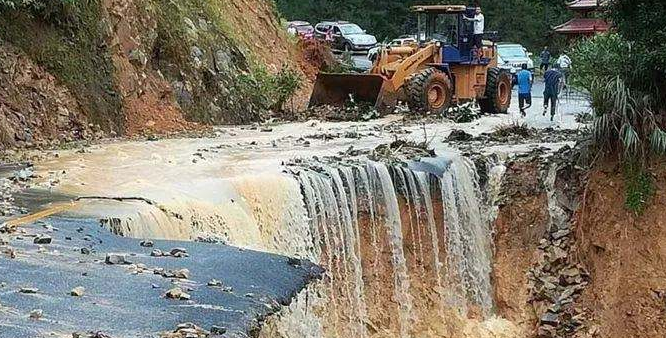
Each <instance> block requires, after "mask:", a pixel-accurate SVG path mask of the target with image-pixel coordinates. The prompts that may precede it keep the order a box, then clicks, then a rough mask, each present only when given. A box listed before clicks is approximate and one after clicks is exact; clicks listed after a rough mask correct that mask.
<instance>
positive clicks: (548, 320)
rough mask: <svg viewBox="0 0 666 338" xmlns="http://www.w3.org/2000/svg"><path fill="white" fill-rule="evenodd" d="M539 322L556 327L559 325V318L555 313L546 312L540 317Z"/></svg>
mask: <svg viewBox="0 0 666 338" xmlns="http://www.w3.org/2000/svg"><path fill="white" fill-rule="evenodd" d="M539 322H541V324H546V325H551V326H557V325H559V324H560V318H559V316H558V315H557V314H556V313H552V312H550V311H548V312H546V313H544V314H543V315H542V316H541V318H540V319H539Z"/></svg>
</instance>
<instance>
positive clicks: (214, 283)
mask: <svg viewBox="0 0 666 338" xmlns="http://www.w3.org/2000/svg"><path fill="white" fill-rule="evenodd" d="M208 286H222V282H220V281H219V280H217V279H211V280H210V281H209V282H208Z"/></svg>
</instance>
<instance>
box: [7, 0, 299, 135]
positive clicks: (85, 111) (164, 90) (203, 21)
mask: <svg viewBox="0 0 666 338" xmlns="http://www.w3.org/2000/svg"><path fill="white" fill-rule="evenodd" d="M54 3H55V4H54ZM0 46H2V48H3V53H5V54H7V51H10V52H9V53H10V54H11V55H9V54H7V55H8V57H6V58H3V62H4V63H3V65H2V68H3V74H2V76H3V90H2V91H0V107H2V108H0V112H2V114H1V116H0V117H1V118H2V123H0V125H2V126H3V127H2V128H1V129H2V130H3V131H2V135H3V138H2V142H1V143H2V144H3V145H16V143H17V142H23V143H19V144H18V145H21V144H28V143H29V142H26V140H30V139H33V138H37V139H42V138H46V139H49V140H53V139H55V140H59V139H62V138H63V137H60V136H58V132H57V131H63V130H64V131H67V133H68V134H70V135H69V136H70V137H74V138H81V137H83V136H84V135H85V133H84V129H87V128H88V127H87V126H88V124H89V123H90V124H91V125H92V126H93V127H94V126H97V125H98V126H99V127H100V129H102V130H104V131H107V132H115V133H116V134H129V135H133V134H139V133H148V132H150V133H152V132H170V131H178V130H183V129H191V128H196V127H197V125H196V124H194V123H192V122H199V123H247V122H253V121H258V120H261V119H264V118H266V117H267V116H268V115H269V114H270V112H269V110H270V108H272V106H271V105H272V104H273V103H274V102H272V101H271V97H270V93H269V92H270V90H271V89H272V88H270V83H271V80H272V79H273V78H274V77H275V76H276V74H278V73H280V71H281V70H282V71H283V72H285V71H287V70H288V71H289V72H293V74H295V75H296V76H301V77H302V76H303V72H302V70H301V68H300V65H301V62H300V61H301V58H300V54H299V53H298V50H297V48H296V46H295V45H294V44H293V43H292V42H291V41H289V40H288V38H287V37H286V34H284V32H283V31H282V29H281V27H280V25H279V22H278V19H277V15H276V14H275V12H274V9H273V6H272V4H270V3H269V2H266V1H264V0H233V1H219V2H201V1H194V0H186V1H177V2H175V1H168V2H167V1H156V0H103V1H86V2H83V1H81V2H71V3H68V4H63V3H59V2H50V5H47V6H46V7H39V8H38V9H37V8H33V7H27V8H23V7H19V8H15V9H9V8H0ZM19 59H20V60H22V61H21V62H23V63H29V64H30V65H31V66H30V68H31V69H33V68H34V69H36V70H37V71H36V72H32V73H33V74H39V75H36V76H38V77H39V78H42V79H43V81H42V82H43V83H46V84H48V85H42V86H41V87H40V88H37V89H35V91H36V92H39V93H40V94H39V95H37V96H39V97H37V98H35V97H31V96H30V94H29V93H26V92H25V84H26V81H24V78H25V77H22V76H18V77H17V76H16V70H13V69H11V68H12V67H14V64H15V63H16V62H15V61H16V60H19ZM11 60H14V61H11ZM5 61H7V62H8V64H5V63H7V62H5ZM19 71H20V72H22V71H23V69H19ZM10 73H11V74H10ZM8 75H9V76H8ZM24 75H25V74H24ZM33 80H34V79H33ZM45 86H46V87H48V88H52V89H53V90H48V88H47V89H45ZM306 91H307V89H304V90H303V93H305V92H306ZM57 93H67V94H66V95H67V96H68V99H67V100H64V99H57V100H56V99H53V97H54V96H57V95H59V94H57ZM63 95H64V94H63ZM303 96H305V94H302V95H300V97H303ZM47 101H48V102H51V101H55V102H56V103H54V104H53V103H51V104H46V102H47ZM297 101H303V100H302V99H301V100H297ZM26 102H33V103H35V102H36V103H35V104H33V105H32V107H27V108H26V107H24V106H25V105H26V104H27V103H26ZM65 109H66V110H67V111H68V114H67V115H66V116H65ZM66 119H69V120H70V122H71V123H74V124H75V125H76V126H72V125H70V124H68V123H70V122H67V123H65V122H64V121H65V120H66ZM58 120H59V121H60V122H59V124H54V123H53V122H51V121H58ZM51 125H52V126H53V127H49V126H51ZM28 145H29V144H28Z"/></svg>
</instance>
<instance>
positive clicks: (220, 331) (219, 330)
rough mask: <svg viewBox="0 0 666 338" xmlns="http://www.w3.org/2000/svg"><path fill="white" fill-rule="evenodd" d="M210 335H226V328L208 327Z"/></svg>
mask: <svg viewBox="0 0 666 338" xmlns="http://www.w3.org/2000/svg"><path fill="white" fill-rule="evenodd" d="M210 333H211V334H225V333H227V328H226V327H222V326H216V325H213V326H211V327H210Z"/></svg>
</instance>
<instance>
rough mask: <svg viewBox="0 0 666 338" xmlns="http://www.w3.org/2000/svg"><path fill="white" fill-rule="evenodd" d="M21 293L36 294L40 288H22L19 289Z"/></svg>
mask: <svg viewBox="0 0 666 338" xmlns="http://www.w3.org/2000/svg"><path fill="white" fill-rule="evenodd" d="M19 292H20V293H27V294H35V293H37V292H39V289H38V288H20V289H19Z"/></svg>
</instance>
